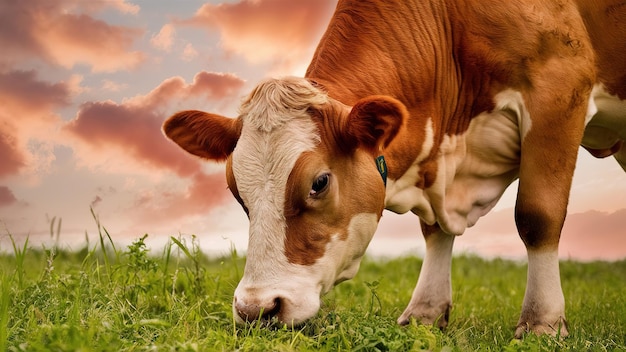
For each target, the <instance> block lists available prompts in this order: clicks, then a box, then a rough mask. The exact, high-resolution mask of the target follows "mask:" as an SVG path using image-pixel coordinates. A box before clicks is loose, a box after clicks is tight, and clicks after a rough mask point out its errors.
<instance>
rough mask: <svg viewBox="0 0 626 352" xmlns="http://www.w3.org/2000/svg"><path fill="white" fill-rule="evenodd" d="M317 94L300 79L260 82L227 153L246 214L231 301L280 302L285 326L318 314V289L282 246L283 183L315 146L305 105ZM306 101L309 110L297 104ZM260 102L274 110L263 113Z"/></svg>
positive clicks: (317, 100) (316, 98)
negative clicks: (242, 255) (240, 267)
mask: <svg viewBox="0 0 626 352" xmlns="http://www.w3.org/2000/svg"><path fill="white" fill-rule="evenodd" d="M284 84H289V85H290V88H291V89H286V88H285V87H283V85H284ZM294 85H295V88H294ZM298 88H299V89H300V91H298V90H297V89H298ZM294 91H295V92H294ZM316 91H317V90H316V89H315V88H313V87H312V86H311V85H310V84H309V83H308V82H307V81H306V80H304V79H300V80H297V79H289V80H287V81H286V82H285V81H280V80H275V81H268V82H266V83H265V84H263V83H262V84H261V85H260V86H259V87H258V88H257V89H256V90H255V91H254V92H253V93H252V96H251V98H250V99H249V100H248V101H247V102H246V103H244V105H243V106H242V116H241V118H242V119H243V121H244V123H243V128H242V132H241V136H240V138H239V141H238V142H237V146H236V148H235V150H234V151H233V154H232V168H233V175H234V177H235V181H236V182H237V189H238V191H239V195H240V196H241V198H242V200H243V202H244V204H245V205H246V206H247V208H248V209H249V212H250V213H249V217H250V231H249V241H248V253H247V256H248V259H247V261H246V267H245V270H244V276H243V278H242V279H241V281H240V283H239V285H238V286H237V289H236V290H235V298H236V299H237V300H238V302H240V304H247V305H257V306H266V305H271V303H272V302H273V300H274V299H275V298H277V297H280V298H282V299H283V303H282V306H283V309H282V314H284V317H281V318H284V319H285V322H289V321H292V320H293V321H294V322H295V323H298V322H300V320H299V316H300V315H304V316H310V315H312V314H315V312H317V310H318V309H319V290H320V288H319V287H318V286H319V285H318V284H317V283H315V282H311V278H309V277H308V275H303V272H302V268H300V267H299V266H298V265H294V264H291V263H289V261H288V260H287V258H286V256H285V246H284V241H285V216H284V203H285V187H286V184H287V179H288V177H289V174H290V172H291V170H292V169H293V167H294V165H295V163H296V160H297V159H298V158H299V157H300V155H301V154H302V153H303V152H305V151H310V150H312V149H314V148H315V147H316V146H317V145H318V144H319V141H320V137H319V132H318V131H317V127H316V125H315V123H314V122H313V121H312V120H311V118H310V116H309V115H308V114H307V113H306V109H307V107H308V106H311V105H315V104H319V103H322V102H323V101H325V100H326V99H327V98H326V96H325V95H323V94H321V93H318V94H319V95H316V94H315V92H316ZM292 94H297V95H299V96H295V97H294V96H292ZM307 97H308V98H309V104H308V105H306V104H303V102H302V101H305V100H306V99H305V98H307ZM263 100H269V101H271V104H273V105H274V106H272V107H271V108H268V107H267V106H266V105H267V102H266V103H265V104H264V103H263ZM294 102H296V103H294ZM242 302H243V303H242ZM235 317H236V319H239V317H238V316H237V314H235Z"/></svg>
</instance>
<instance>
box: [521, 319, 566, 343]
mask: <svg viewBox="0 0 626 352" xmlns="http://www.w3.org/2000/svg"><path fill="white" fill-rule="evenodd" d="M528 333H533V334H536V335H550V336H554V337H567V336H568V335H569V331H568V330H567V321H566V320H565V318H563V317H560V318H559V320H557V321H556V322H555V323H553V324H547V323H544V322H520V323H518V324H517V328H516V329H515V338H516V339H521V338H522V337H524V335H526V334H528Z"/></svg>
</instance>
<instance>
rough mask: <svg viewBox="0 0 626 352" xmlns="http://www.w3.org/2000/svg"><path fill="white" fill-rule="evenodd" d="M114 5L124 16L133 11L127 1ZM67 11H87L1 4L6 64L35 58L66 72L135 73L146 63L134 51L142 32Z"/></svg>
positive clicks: (0, 38)
mask: <svg viewBox="0 0 626 352" xmlns="http://www.w3.org/2000/svg"><path fill="white" fill-rule="evenodd" d="M111 4H112V5H115V6H114V7H115V8H117V9H118V10H120V11H121V10H124V11H126V12H127V13H132V12H133V11H135V10H133V9H134V8H133V6H132V5H130V4H127V3H125V2H123V1H114V2H112V3H111ZM124 5H126V6H124ZM68 9H71V10H76V11H79V10H85V9H82V8H80V7H79V6H76V3H75V2H73V1H65V0H32V1H9V2H8V3H5V4H3V6H1V7H0V47H2V50H3V58H2V61H3V62H5V64H6V63H7V62H19V61H21V60H23V59H31V58H32V57H33V56H34V57H37V58H39V59H42V60H44V61H46V62H49V63H52V64H56V65H61V66H63V67H66V68H71V67H73V66H75V65H77V64H87V65H90V66H91V68H92V70H93V71H116V70H120V69H130V68H133V67H135V66H137V65H138V64H139V63H141V62H142V61H143V60H144V55H143V54H142V53H141V52H138V51H132V49H131V48H132V44H133V41H134V40H135V39H137V38H139V37H140V36H141V35H143V30H140V29H137V28H130V27H123V26H114V25H109V24H107V23H106V22H104V21H101V20H97V19H95V18H93V17H91V16H89V15H88V14H85V13H73V12H71V11H69V10H68ZM136 11H138V8H137V10H136Z"/></svg>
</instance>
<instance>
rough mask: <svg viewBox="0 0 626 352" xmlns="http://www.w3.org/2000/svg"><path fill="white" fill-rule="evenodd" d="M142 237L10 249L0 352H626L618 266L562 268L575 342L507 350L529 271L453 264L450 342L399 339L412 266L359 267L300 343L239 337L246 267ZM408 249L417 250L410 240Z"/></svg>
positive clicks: (443, 335) (416, 328)
mask: <svg viewBox="0 0 626 352" xmlns="http://www.w3.org/2000/svg"><path fill="white" fill-rule="evenodd" d="M144 240H145V237H142V238H138V239H137V240H136V241H135V242H134V243H133V244H132V245H130V246H128V247H125V248H121V247H116V246H115V245H114V244H113V242H112V241H111V240H110V237H109V236H108V233H106V230H104V231H103V232H102V233H101V234H100V242H99V243H97V244H90V245H87V246H86V247H85V248H83V249H82V250H80V251H73V252H71V251H66V250H62V249H58V248H54V247H53V248H42V247H39V248H37V247H36V246H30V245H29V244H28V243H26V244H23V245H22V244H20V245H18V244H15V245H14V247H13V248H2V250H3V253H2V254H1V255H0V283H1V289H0V297H1V300H0V302H1V303H0V350H2V351H79V350H82V351H90V350H98V351H148V350H150V351H152V350H159V351H168V350H171V351H234V350H238V351H269V350H274V351H309V350H310V351H422V350H431V351H477V350H480V351H503V350H504V351H626V300H625V298H624V293H625V292H626V261H621V262H615V263H605V262H594V263H577V262H571V261H563V262H562V263H561V275H562V281H563V289H564V292H565V297H566V305H567V312H568V320H569V324H570V334H571V335H570V336H569V337H568V338H566V339H555V338H550V337H547V336H541V337H537V336H534V335H532V336H526V338H524V339H523V340H521V341H520V340H515V339H513V331H514V326H515V324H516V323H517V318H518V314H519V307H520V306H521V304H522V299H523V294H524V287H525V281H526V265H525V264H524V263H516V262H512V261H505V260H499V259H496V260H484V259H481V258H477V257H470V256H461V257H455V258H454V260H453V271H452V280H453V290H454V291H453V292H454V296H453V299H454V307H453V310H452V313H451V317H450V326H449V327H448V329H447V330H446V331H445V332H441V331H439V330H438V329H434V328H432V327H429V326H423V325H419V324H417V323H413V324H410V325H409V326H406V327H400V326H397V325H396V323H395V320H396V318H397V317H398V316H399V314H400V313H401V312H402V309H403V308H404V306H405V304H406V303H407V302H408V300H409V298H410V295H411V292H412V289H413V286H414V284H415V280H416V278H417V274H418V270H419V268H420V265H421V260H420V259H419V258H412V257H405V258H398V259H389V260H385V261H379V260H373V259H367V258H366V259H365V260H364V262H363V264H362V266H361V270H360V272H359V274H358V275H357V276H356V278H355V279H353V280H350V281H347V282H344V283H341V284H340V285H338V286H337V287H335V289H334V290H333V291H331V293H330V294H329V295H327V296H325V297H324V298H323V307H322V310H321V311H320V313H319V314H318V315H317V316H316V317H315V318H314V319H313V320H312V321H310V322H309V323H307V324H306V325H304V326H301V327H299V328H296V329H288V328H285V327H281V326H273V327H271V328H269V329H268V328H261V327H259V326H258V325H256V324H252V325H248V326H245V327H236V326H235V325H234V323H233V317H232V313H231V300H232V293H233V290H234V287H235V286H236V284H237V282H238V279H239V278H240V277H241V275H242V273H243V267H244V259H243V258H242V257H241V256H239V255H238V254H237V253H236V252H234V251H233V253H232V255H231V256H230V257H226V258H220V259H210V258H207V257H206V256H204V255H203V254H202V253H201V252H200V250H199V249H198V248H199V247H198V243H197V239H192V240H183V239H179V238H171V240H170V241H169V243H168V245H167V246H166V247H165V248H164V249H163V250H159V251H156V250H151V249H149V248H147V247H146V244H145V242H144ZM416 240H420V239H418V238H416Z"/></svg>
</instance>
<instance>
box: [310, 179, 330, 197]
mask: <svg viewBox="0 0 626 352" xmlns="http://www.w3.org/2000/svg"><path fill="white" fill-rule="evenodd" d="M329 181H330V174H322V175H319V176H318V177H317V178H316V179H315V181H313V185H311V190H310V191H309V196H311V197H317V196H319V195H320V194H321V193H322V192H324V191H325V190H326V188H328V182H329Z"/></svg>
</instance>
